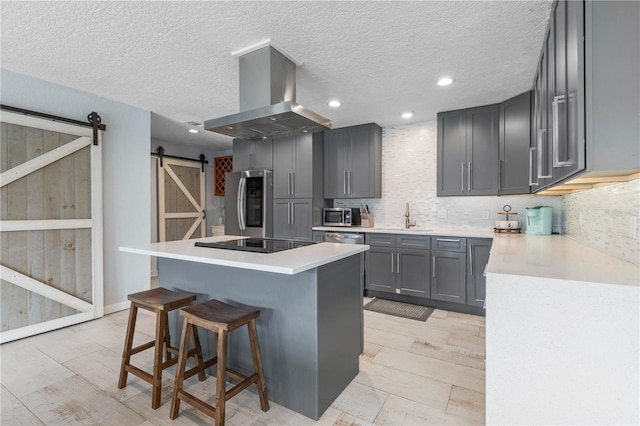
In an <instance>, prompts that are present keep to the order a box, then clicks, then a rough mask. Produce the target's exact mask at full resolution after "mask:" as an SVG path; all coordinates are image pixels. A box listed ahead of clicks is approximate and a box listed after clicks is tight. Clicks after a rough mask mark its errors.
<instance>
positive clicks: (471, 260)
mask: <svg viewBox="0 0 640 426" xmlns="http://www.w3.org/2000/svg"><path fill="white" fill-rule="evenodd" d="M469 275H471V276H473V244H469Z"/></svg>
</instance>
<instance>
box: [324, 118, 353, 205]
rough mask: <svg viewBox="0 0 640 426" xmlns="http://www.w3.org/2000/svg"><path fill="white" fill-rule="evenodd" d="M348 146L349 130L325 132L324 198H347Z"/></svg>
mask: <svg viewBox="0 0 640 426" xmlns="http://www.w3.org/2000/svg"><path fill="white" fill-rule="evenodd" d="M348 144H349V131H348V129H347V128H343V129H333V130H327V131H325V132H324V198H330V199H333V198H346V193H347V189H346V188H347V186H346V185H347V154H348V149H347V147H348Z"/></svg>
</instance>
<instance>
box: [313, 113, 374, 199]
mask: <svg viewBox="0 0 640 426" xmlns="http://www.w3.org/2000/svg"><path fill="white" fill-rule="evenodd" d="M381 195H382V129H381V128H380V126H378V125H377V124H374V123H369V124H363V125H360V126H352V127H344V128H340V129H332V130H326V131H325V132H324V197H325V198H327V199H335V198H380V197H381Z"/></svg>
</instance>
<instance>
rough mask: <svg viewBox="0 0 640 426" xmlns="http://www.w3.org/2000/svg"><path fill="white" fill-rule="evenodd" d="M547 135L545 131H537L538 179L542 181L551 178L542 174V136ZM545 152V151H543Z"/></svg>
mask: <svg viewBox="0 0 640 426" xmlns="http://www.w3.org/2000/svg"><path fill="white" fill-rule="evenodd" d="M546 134H547V129H540V130H539V131H538V147H539V149H538V179H540V178H542V179H548V178H550V177H551V175H548V174H547V175H545V174H542V164H543V161H542V136H543V135H546ZM545 152H546V149H545Z"/></svg>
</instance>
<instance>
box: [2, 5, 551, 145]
mask: <svg viewBox="0 0 640 426" xmlns="http://www.w3.org/2000/svg"><path fill="white" fill-rule="evenodd" d="M550 7H551V3H550V1H497V2H493V1H442V2H439V1H414V2H408V1H402V2H387V1H382V2H370V1H367V2H355V1H353V2H352V1H296V2H284V1H282V2H272V1H262V2H247V1H238V2H218V1H215V2H212V1H209V2H183V1H173V2H158V1H141V2H138V1H135V2H97V1H77V2H60V1H48V2H10V1H4V0H3V1H1V2H0V13H1V15H2V18H1V19H2V21H1V24H2V26H1V52H2V53H1V57H0V60H1V62H0V64H1V66H2V67H4V68H7V69H10V70H13V71H17V72H20V73H23V74H27V75H31V76H35V77H38V78H41V79H43V80H47V81H51V82H54V83H58V84H61V85H64V86H68V87H72V88H75V89H79V90H83V91H86V92H90V93H95V94H97V95H99V96H102V97H105V98H109V99H112V100H116V101H119V102H124V103H127V104H130V105H134V106H137V107H140V108H143V109H148V110H151V111H153V112H154V113H155V114H154V116H153V117H154V119H153V125H152V136H153V137H155V138H159V139H165V140H172V141H176V142H182V143H193V144H203V143H209V144H212V146H214V145H215V147H216V148H219V147H225V146H227V147H228V146H230V138H228V137H225V136H218V135H214V134H209V132H206V133H207V134H206V135H196V138H191V139H190V136H191V135H189V134H186V132H185V129H186V126H185V125H182V124H181V123H185V122H188V121H197V122H203V121H204V120H207V119H211V118H215V117H219V116H223V115H227V114H232V113H235V112H238V59H237V58H235V57H232V56H231V52H232V51H235V50H238V49H242V48H244V47H246V46H249V45H252V44H255V43H258V42H260V41H263V40H265V39H271V40H273V41H274V42H276V43H277V44H278V45H280V46H282V47H283V48H284V49H286V50H287V51H288V52H289V53H290V54H291V55H293V56H294V57H295V58H296V59H298V60H300V61H302V62H303V66H302V67H300V68H298V72H297V82H298V85H297V101H298V102H299V103H300V104H302V105H304V106H305V107H307V108H309V109H311V110H312V111H315V112H317V113H319V114H321V115H324V116H326V117H328V118H330V119H332V120H333V125H334V127H342V126H347V125H353V124H358V123H365V122H372V121H373V122H376V123H378V124H380V125H382V126H393V125H401V124H405V123H410V122H420V121H425V120H432V119H434V118H435V114H436V112H438V111H443V110H450V109H456V108H464V107H468V106H474V105H482V104H488V103H493V102H499V101H501V100H504V99H506V98H509V97H511V96H513V95H516V94H518V93H521V92H523V91H525V90H527V89H529V88H530V86H531V82H532V79H533V75H534V70H535V66H536V62H537V60H538V56H539V52H540V48H541V46H542V41H543V36H544V32H545V28H546V25H547V21H548V18H549V11H550ZM442 75H451V76H452V77H453V78H455V80H456V81H455V83H454V84H453V85H451V86H449V87H444V88H443V87H438V86H436V84H435V82H436V80H437V79H438V78H439V77H440V76H442ZM333 98H336V99H339V100H340V101H341V102H342V107H340V108H338V109H334V108H330V107H329V106H328V105H327V102H328V101H329V100H330V99H333ZM407 110H412V111H415V116H414V117H413V118H412V119H410V120H404V119H402V118H400V114H401V113H402V112H403V111H407ZM182 135H184V136H182ZM177 138H179V139H177Z"/></svg>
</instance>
